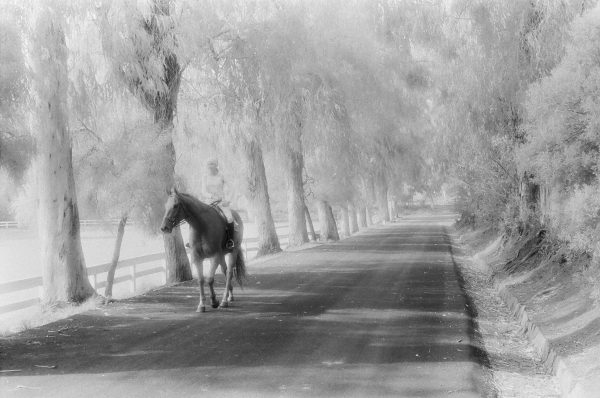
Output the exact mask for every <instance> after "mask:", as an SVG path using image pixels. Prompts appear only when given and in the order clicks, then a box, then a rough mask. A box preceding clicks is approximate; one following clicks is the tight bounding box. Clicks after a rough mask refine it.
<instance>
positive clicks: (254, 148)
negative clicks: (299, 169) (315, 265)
mask: <svg viewBox="0 0 600 398" xmlns="http://www.w3.org/2000/svg"><path fill="white" fill-rule="evenodd" d="M243 155H244V158H245V160H246V170H247V171H248V174H247V184H248V185H247V189H246V192H247V195H248V196H247V198H248V202H249V203H250V207H251V208H252V213H253V214H254V216H255V222H256V226H257V229H258V253H257V254H256V256H257V257H258V256H264V255H265V254H270V253H277V252H280V251H281V246H280V245H279V238H278V237H277V231H276V230H275V223H274V222H273V214H272V212H271V201H270V199H269V187H268V184H267V175H266V172H265V163H264V161H263V153H262V149H261V147H260V144H259V143H258V142H257V141H256V140H250V141H248V142H245V143H244V148H243Z"/></svg>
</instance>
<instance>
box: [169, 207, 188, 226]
mask: <svg viewBox="0 0 600 398" xmlns="http://www.w3.org/2000/svg"><path fill="white" fill-rule="evenodd" d="M173 207H177V211H176V212H175V214H174V215H173V216H171V217H168V218H167V223H168V224H167V225H168V226H169V228H170V229H171V231H172V230H174V229H175V228H177V227H179V226H180V225H182V224H183V223H184V222H185V219H186V218H187V216H188V214H187V211H186V210H185V207H184V206H183V203H182V202H181V201H180V202H179V203H177V204H176V205H175V206H173ZM179 212H181V213H182V214H183V217H181V220H179V221H177V216H178V215H179Z"/></svg>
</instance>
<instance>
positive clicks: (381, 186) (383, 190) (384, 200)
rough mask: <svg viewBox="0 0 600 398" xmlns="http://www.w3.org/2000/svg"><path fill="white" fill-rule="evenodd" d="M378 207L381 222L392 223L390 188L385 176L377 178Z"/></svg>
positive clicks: (381, 175)
mask: <svg viewBox="0 0 600 398" xmlns="http://www.w3.org/2000/svg"><path fill="white" fill-rule="evenodd" d="M376 185H377V207H378V208H379V221H381V222H389V221H390V209H389V206H388V186H387V181H386V178H385V176H384V175H383V174H379V176H378V178H377V184H376Z"/></svg>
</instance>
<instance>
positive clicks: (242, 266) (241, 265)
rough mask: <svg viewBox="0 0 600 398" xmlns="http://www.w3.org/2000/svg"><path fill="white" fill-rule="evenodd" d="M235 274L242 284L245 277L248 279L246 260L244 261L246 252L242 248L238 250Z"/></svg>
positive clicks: (238, 281) (234, 268)
mask: <svg viewBox="0 0 600 398" xmlns="http://www.w3.org/2000/svg"><path fill="white" fill-rule="evenodd" d="M233 276H235V280H236V281H237V283H238V284H239V285H240V286H242V284H243V282H244V279H246V276H247V274H246V261H244V252H243V251H242V250H238V251H237V257H236V259H235V266H234V267H233Z"/></svg>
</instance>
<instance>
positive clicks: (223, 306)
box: [219, 301, 229, 308]
mask: <svg viewBox="0 0 600 398" xmlns="http://www.w3.org/2000/svg"><path fill="white" fill-rule="evenodd" d="M227 307H229V304H228V303H227V301H223V302H222V303H221V305H220V306H219V308H227Z"/></svg>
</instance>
